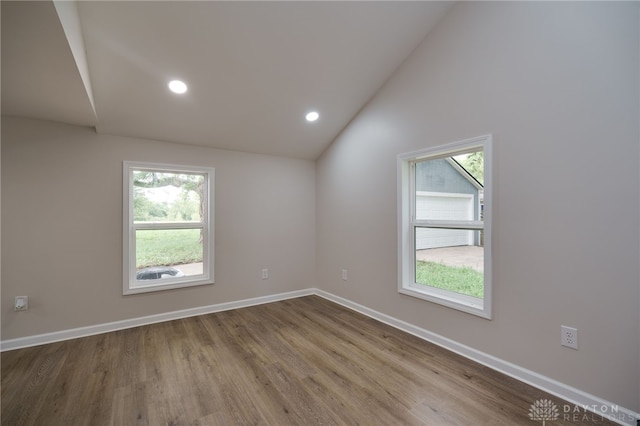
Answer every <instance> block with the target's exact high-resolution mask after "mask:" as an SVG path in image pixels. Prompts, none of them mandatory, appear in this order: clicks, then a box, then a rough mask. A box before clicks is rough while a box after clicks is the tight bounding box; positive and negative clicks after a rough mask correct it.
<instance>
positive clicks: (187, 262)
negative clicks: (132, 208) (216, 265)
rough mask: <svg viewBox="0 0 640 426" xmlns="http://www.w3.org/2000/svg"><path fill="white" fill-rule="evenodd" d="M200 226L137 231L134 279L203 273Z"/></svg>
mask: <svg viewBox="0 0 640 426" xmlns="http://www.w3.org/2000/svg"><path fill="white" fill-rule="evenodd" d="M201 232H202V230H201V229H152V230H137V231H136V271H137V273H136V278H137V279H138V280H155V279H161V278H170V277H180V276H190V275H202V274H203V257H202V253H203V240H202V236H201Z"/></svg>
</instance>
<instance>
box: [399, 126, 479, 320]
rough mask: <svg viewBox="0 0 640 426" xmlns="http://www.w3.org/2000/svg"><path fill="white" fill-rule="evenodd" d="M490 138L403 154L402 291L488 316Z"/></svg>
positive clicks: (400, 173)
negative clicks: (487, 214) (487, 213)
mask: <svg viewBox="0 0 640 426" xmlns="http://www.w3.org/2000/svg"><path fill="white" fill-rule="evenodd" d="M490 143H491V137H490V136H484V137H480V138H476V139H472V140H469V141H462V142H457V143H454V144H449V145H444V146H441V147H436V148H429V149H425V150H422V151H418V152H413V153H408V154H402V155H400V156H399V157H398V170H399V191H400V193H401V197H399V201H400V204H399V206H398V207H399V215H398V217H399V220H400V223H399V232H400V235H399V238H398V241H399V245H400V247H399V257H400V258H399V263H400V272H399V283H398V289H399V291H400V292H401V293H403V294H407V295H411V296H415V297H419V298H423V299H426V300H430V301H434V302H437V303H441V304H444V305H446V306H450V307H454V308H457V309H460V310H463V311H466V312H470V313H474V314H478V315H480V316H484V317H487V318H488V317H490V315H491V313H490V308H491V299H490V296H491V270H490V267H487V265H490V256H489V255H488V254H490V233H488V232H489V231H490V221H487V220H486V218H485V215H486V212H487V211H490V206H489V201H490V188H489V187H488V185H487V184H488V183H490V182H487V180H486V177H487V176H490V168H489V167H488V166H490V158H488V154H489V155H490V152H491V150H490V149H491V144H490Z"/></svg>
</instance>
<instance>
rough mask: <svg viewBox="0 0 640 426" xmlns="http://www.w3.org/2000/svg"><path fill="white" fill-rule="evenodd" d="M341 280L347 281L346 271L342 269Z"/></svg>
mask: <svg viewBox="0 0 640 426" xmlns="http://www.w3.org/2000/svg"><path fill="white" fill-rule="evenodd" d="M342 280H343V281H346V280H347V270H346V269H343V270H342Z"/></svg>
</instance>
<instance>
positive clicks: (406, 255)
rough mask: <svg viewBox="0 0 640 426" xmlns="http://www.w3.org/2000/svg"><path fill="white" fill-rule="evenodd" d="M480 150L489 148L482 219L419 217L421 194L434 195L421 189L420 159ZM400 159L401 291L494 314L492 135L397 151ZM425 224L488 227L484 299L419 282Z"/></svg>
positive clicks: (465, 309) (447, 227)
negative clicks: (419, 243)
mask: <svg viewBox="0 0 640 426" xmlns="http://www.w3.org/2000/svg"><path fill="white" fill-rule="evenodd" d="M479 150H481V151H483V153H484V189H483V204H484V210H483V219H482V220H477V219H476V220H473V219H472V220H457V219H458V218H457V217H456V220H453V219H448V218H440V219H434V218H428V219H426V218H424V217H420V218H419V217H416V216H418V215H417V214H416V206H417V200H416V197H417V196H429V195H433V193H431V192H425V191H417V190H416V181H415V179H416V178H415V176H416V173H415V166H416V164H417V163H418V162H421V161H426V160H435V159H441V158H449V157H453V156H455V155H459V154H464V153H470V152H474V151H479ZM397 161H398V163H397V164H398V166H397V168H398V177H397V179H398V199H397V204H398V292H399V293H401V294H405V295H408V296H412V297H416V298H420V299H424V300H427V301H430V302H434V303H438V304H440V305H444V306H447V307H450V308H454V309H458V310H460V311H463V312H467V313H470V314H474V315H477V316H479V317H482V318H487V319H491V315H492V309H491V307H492V306H491V301H492V285H491V284H492V274H491V264H492V262H491V219H492V208H491V205H492V179H491V177H492V164H491V162H492V136H491V135H485V136H480V137H476V138H472V139H467V140H463V141H459V142H454V143H450V144H447V145H442V146H437V147H433V148H426V149H422V150H418V151H413V152H408V153H404V154H400V155H398V159H397ZM416 194H417V195H416ZM438 195H440V196H441V197H459V199H462V198H464V197H467V195H462V194H457V195H456V194H447V193H440V194H438ZM470 202H471V203H478V202H479V200H473V199H472V200H471V201H470ZM471 205H472V204H471ZM461 214H462V213H461ZM453 216H455V215H453ZM424 228H429V229H442V230H456V229H457V230H469V231H470V232H471V231H476V232H477V231H482V232H483V239H482V240H483V246H484V268H483V269H484V270H483V274H484V292H483V296H482V297H481V298H480V297H473V296H469V295H465V294H462V293H457V292H453V291H450V290H446V289H442V288H436V287H433V286H429V285H424V284H418V283H416V236H417V235H416V234H417V232H418V230H419V229H424Z"/></svg>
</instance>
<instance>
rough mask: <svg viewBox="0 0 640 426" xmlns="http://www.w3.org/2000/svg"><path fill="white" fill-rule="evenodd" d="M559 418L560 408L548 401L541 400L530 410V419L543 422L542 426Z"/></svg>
mask: <svg viewBox="0 0 640 426" xmlns="http://www.w3.org/2000/svg"><path fill="white" fill-rule="evenodd" d="M559 417H560V412H559V411H558V407H557V406H556V404H554V403H553V401H550V400H548V399H539V400H537V401H536V402H534V403H533V404H531V408H529V418H530V419H531V420H542V426H545V424H546V421H547V420H558V418H559Z"/></svg>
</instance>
